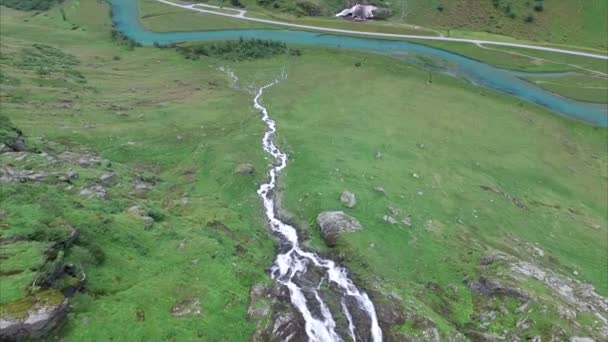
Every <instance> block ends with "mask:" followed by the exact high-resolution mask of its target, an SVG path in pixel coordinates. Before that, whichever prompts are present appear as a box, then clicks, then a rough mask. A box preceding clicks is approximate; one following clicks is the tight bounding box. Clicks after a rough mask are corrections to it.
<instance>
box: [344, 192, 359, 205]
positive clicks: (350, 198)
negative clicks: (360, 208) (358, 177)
mask: <svg viewBox="0 0 608 342" xmlns="http://www.w3.org/2000/svg"><path fill="white" fill-rule="evenodd" d="M340 202H342V204H343V205H344V206H345V207H347V208H354V207H355V206H356V205H357V197H356V196H355V194H353V193H352V192H350V191H343V192H342V194H340Z"/></svg>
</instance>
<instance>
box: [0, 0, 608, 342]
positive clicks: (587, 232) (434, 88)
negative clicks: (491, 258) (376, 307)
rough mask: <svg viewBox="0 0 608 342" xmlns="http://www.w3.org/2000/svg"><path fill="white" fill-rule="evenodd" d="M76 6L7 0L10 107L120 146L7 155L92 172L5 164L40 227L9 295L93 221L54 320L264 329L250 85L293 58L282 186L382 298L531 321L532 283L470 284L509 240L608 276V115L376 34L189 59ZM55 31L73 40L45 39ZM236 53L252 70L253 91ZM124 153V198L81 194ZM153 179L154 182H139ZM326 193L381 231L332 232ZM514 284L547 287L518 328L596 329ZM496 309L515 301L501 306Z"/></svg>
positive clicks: (153, 327) (18, 261)
mask: <svg viewBox="0 0 608 342" xmlns="http://www.w3.org/2000/svg"><path fill="white" fill-rule="evenodd" d="M142 4H145V6H149V7H145V6H143V5H142V6H143V7H142V8H145V10H142V11H143V12H142V15H143V16H144V17H145V18H143V19H142V22H143V23H144V24H145V25H146V26H147V27H148V28H154V29H160V30H174V29H175V30H178V29H179V30H182V29H188V28H190V27H191V25H199V24H200V25H209V26H206V27H208V28H215V29H221V28H228V27H230V28H237V27H236V26H232V25H247V26H242V27H239V28H253V27H254V26H251V25H253V24H251V23H247V22H244V21H238V22H233V21H229V20H226V19H221V18H219V17H216V16H203V15H198V14H192V15H186V14H183V16H180V18H182V19H180V21H179V22H178V21H171V20H176V19H175V18H177V16H173V18H174V19H171V20H165V19H166V18H168V17H171V16H172V15H170V14H167V15H165V14H164V13H165V12H164V10H163V9H161V8H160V7H159V8H153V5H154V6H156V4H154V3H153V2H152V1H149V0H144V1H143V2H142ZM61 6H62V7H61V8H63V9H64V13H65V16H66V20H64V19H63V17H62V14H61V12H60V10H59V8H54V9H52V10H50V11H48V12H43V13H41V14H38V15H32V13H28V12H19V11H15V10H11V9H7V8H4V7H3V8H2V10H1V11H0V15H1V17H0V19H1V20H0V29H1V31H2V41H1V42H0V47H1V52H2V58H0V65H1V67H2V78H1V80H2V84H1V88H0V90H1V91H0V100H1V101H2V114H3V115H6V116H8V117H9V118H10V119H11V120H12V122H13V123H14V124H15V125H16V126H17V127H19V128H20V129H21V130H23V132H24V134H25V136H26V140H27V143H28V145H30V146H32V147H34V148H36V149H39V150H42V151H48V152H49V153H51V154H53V155H60V154H61V153H65V152H66V151H71V152H79V151H82V149H87V150H88V151H93V152H95V153H96V154H98V155H99V157H100V158H102V160H103V162H101V163H100V164H99V165H96V166H94V167H82V166H78V165H73V164H69V163H67V162H66V163H63V162H51V161H49V160H48V159H46V158H44V157H41V156H40V154H32V155H30V156H27V157H26V158H23V159H18V158H17V157H18V156H19V155H13V154H9V153H4V154H1V155H0V164H1V165H2V166H11V167H15V168H19V169H23V170H45V171H46V172H56V173H65V172H66V171H68V170H70V169H71V170H73V171H76V172H78V174H79V175H80V176H79V177H78V178H77V179H75V180H74V181H73V182H72V183H71V185H72V186H73V188H70V187H69V186H68V185H66V184H64V183H61V182H57V181H55V180H53V179H49V180H47V181H44V182H40V183H2V186H1V187H0V207H1V209H2V210H4V211H5V212H6V218H4V219H3V220H2V221H0V233H1V234H2V238H3V239H9V238H11V237H15V236H20V235H27V236H32V238H28V239H27V241H19V242H15V243H12V244H3V245H2V246H1V247H0V248H1V249H0V255H1V256H3V258H2V273H1V274H2V282H1V283H0V284H1V285H0V290H1V291H2V292H1V294H0V303H1V304H2V305H3V306H5V307H8V305H9V304H10V303H13V302H15V301H16V300H18V299H19V298H20V297H30V296H34V295H35V294H32V293H31V291H32V289H31V286H30V285H31V283H32V281H33V279H35V277H36V273H37V272H38V270H39V269H40V268H41V267H42V266H41V264H42V263H43V262H44V257H43V253H42V251H43V250H44V249H45V246H46V245H45V244H47V243H49V241H51V240H52V236H53V233H54V232H60V233H61V234H64V233H65V231H67V229H68V228H69V227H75V228H77V229H78V230H79V231H80V234H81V237H80V238H79V240H78V241H77V242H76V244H75V245H74V246H73V247H72V248H71V249H70V250H69V251H67V252H66V254H65V256H64V258H65V260H67V261H70V262H73V263H76V264H80V267H82V269H83V270H84V272H86V279H87V282H86V285H85V288H84V290H83V291H81V292H79V293H78V294H76V296H75V297H74V298H73V299H72V301H71V304H72V307H73V309H72V312H71V313H70V315H69V319H68V323H67V324H66V325H65V327H63V329H62V330H60V331H58V332H55V335H57V336H61V337H62V338H63V339H64V340H65V341H106V340H116V341H119V340H121V341H122V340H125V341H138V340H170V341H226V340H229V341H241V340H248V339H250V336H251V335H252V334H253V332H254V330H255V328H256V327H255V322H251V321H250V320H249V319H248V318H247V308H248V304H249V298H248V297H249V290H250V287H251V285H252V284H254V283H266V282H269V281H270V280H269V277H268V274H267V268H268V267H269V266H270V265H271V263H272V260H273V257H274V254H275V251H274V248H275V244H274V242H273V240H272V238H271V237H270V235H269V234H268V232H267V230H266V228H265V225H264V221H263V215H262V212H261V204H260V203H259V199H258V197H257V195H256V192H255V190H256V188H257V186H258V184H259V183H260V182H261V181H262V180H263V179H264V177H265V170H266V168H267V164H268V161H267V160H266V159H265V155H264V153H263V151H262V148H261V137H262V134H263V131H264V126H263V124H262V123H261V122H260V120H259V118H258V115H257V113H255V111H254V110H253V108H252V94H251V93H250V92H249V91H247V89H246V87H247V86H249V85H254V86H260V85H263V84H267V83H268V82H269V80H271V79H274V78H275V77H276V76H278V75H279V73H280V70H281V68H282V67H285V70H286V72H287V74H288V78H287V79H286V80H284V81H282V82H281V83H280V84H279V85H277V86H275V87H273V88H271V89H269V90H268V91H267V93H265V95H264V97H263V103H264V104H265V106H266V107H268V110H269V112H270V115H271V116H272V117H274V118H275V119H276V120H277V125H278V143H279V145H280V146H281V148H282V149H283V150H284V151H286V152H288V153H289V156H290V164H289V166H288V168H287V169H286V170H285V173H284V175H283V177H282V178H281V195H282V203H283V206H284V207H285V209H287V210H288V211H290V212H291V213H293V214H294V215H295V217H296V219H295V220H296V222H297V224H298V228H299V229H300V230H301V232H302V235H303V236H305V237H306V238H307V241H306V244H307V245H308V247H310V248H313V249H315V250H317V251H319V252H320V253H323V254H327V255H330V256H332V257H334V258H335V259H336V260H339V261H340V262H341V263H343V264H344V265H345V266H347V267H348V269H349V271H350V272H351V273H352V275H353V278H354V279H355V281H356V282H357V284H358V285H360V286H361V287H363V288H365V289H366V291H368V292H369V293H370V294H371V297H372V299H374V300H375V301H376V302H379V301H382V300H387V295H386V294H391V296H394V297H393V298H399V300H395V302H396V303H398V304H397V305H398V306H399V307H400V309H402V310H403V311H405V312H406V313H407V314H412V315H414V316H413V317H425V318H427V319H429V320H432V321H433V322H434V324H435V326H436V327H437V328H438V330H439V331H440V332H441V334H442V336H447V334H449V333H454V332H455V331H457V330H458V331H463V332H465V333H466V335H467V337H468V338H470V339H473V337H472V336H476V335H472V334H473V332H474V331H477V330H479V329H485V330H484V331H485V332H487V333H489V334H500V333H502V332H503V331H504V330H512V331H515V330H517V329H519V328H517V329H516V328H515V325H516V324H517V322H518V321H519V320H520V319H521V317H522V316H521V315H520V314H518V313H517V312H516V309H517V307H518V306H520V303H518V302H517V301H515V300H513V299H512V298H508V297H506V298H505V297H499V298H488V297H483V296H480V295H478V294H475V293H473V292H471V291H470V290H469V289H468V288H467V286H466V284H465V282H466V280H467V279H468V280H472V279H476V278H477V277H479V275H481V274H486V275H488V274H489V275H490V276H495V277H501V276H505V274H508V273H509V271H508V266H507V265H506V264H500V263H499V264H497V265H492V266H491V267H490V268H483V267H481V266H480V265H479V262H480V258H481V257H482V256H486V255H488V254H491V253H493V252H495V251H502V252H503V253H507V254H509V255H511V256H513V257H514V258H517V259H518V260H531V261H533V262H535V263H536V264H538V265H540V266H542V267H545V268H547V269H552V270H554V271H555V272H557V273H558V274H561V275H564V276H568V277H572V278H574V279H577V280H579V281H581V282H584V283H589V284H591V285H593V286H594V287H595V289H596V291H597V292H598V293H599V294H600V295H602V296H608V280H607V277H606V267H607V264H606V260H608V240H607V239H606V238H605V237H606V236H607V234H608V216H607V213H606V206H607V205H608V197H607V195H606V191H605V189H606V188H608V155H607V154H606V148H607V145H606V141H607V139H608V131H607V130H606V129H605V128H597V127H592V126H589V125H586V124H584V123H581V122H578V121H574V120H570V119H567V118H564V117H561V116H559V115H557V114H555V113H552V112H550V111H548V110H545V109H543V108H541V107H538V106H535V105H532V104H528V103H525V102H522V101H519V100H517V99H514V98H512V97H510V96H508V95H505V94H501V93H497V92H494V91H490V90H486V89H483V88H479V87H475V86H473V85H470V84H468V83H466V82H465V81H463V80H460V79H455V78H452V77H449V76H446V75H442V74H433V78H432V82H429V72H428V71H426V70H423V69H420V68H418V67H417V66H415V65H412V64H408V63H406V62H404V61H399V60H396V59H395V58H392V57H389V56H382V55H377V54H371V53H362V52H357V51H348V50H336V49H323V48H311V47H298V48H300V49H301V50H302V55H301V56H291V55H282V56H279V57H273V58H266V59H259V60H246V61H242V62H226V61H223V60H221V59H218V58H208V57H203V58H201V59H200V60H187V59H185V58H184V57H183V56H181V55H179V54H178V53H176V52H175V51H174V50H172V49H158V48H154V47H141V48H138V47H136V48H135V49H129V48H128V47H126V46H121V45H119V44H117V43H116V42H115V41H113V40H112V39H111V38H110V30H111V21H110V19H109V17H108V16H105V15H101V14H102V13H108V8H107V6H106V5H104V4H102V3H99V2H97V1H95V0H67V1H66V2H65V3H63V4H62V5H61ZM176 11H177V9H176ZM154 13H157V14H156V15H155V14H154ZM207 17H208V18H209V19H210V21H207V22H206V24H201V23H203V22H205V21H204V20H199V19H202V18H207ZM179 25H183V26H179ZM197 27H198V26H197ZM256 27H257V26H256ZM34 44H43V45H44V46H46V47H44V48H43V49H45V50H44V51H55V50H53V49H51V48H55V49H58V50H59V51H61V52H55V55H53V56H55V57H54V58H50V57H48V54H44V55H42V56H39V57H36V58H34V57H32V58H26V57H28V56H32V55H33V52H32V51H36V50H32V49H36V47H35V45H34ZM48 46H50V47H51V48H49V47H48ZM463 49H464V48H463ZM465 52H466V51H465ZM465 52H463V53H465ZM484 53H487V54H488V56H487V58H488V61H494V60H497V59H500V60H503V61H505V62H504V63H503V64H499V66H502V67H505V68H513V69H520V70H526V71H567V70H571V69H569V68H568V67H567V66H565V67H564V66H563V65H562V66H555V68H553V67H549V65H548V64H547V67H546V68H541V67H538V68H533V67H521V66H522V65H528V64H529V63H531V62H529V61H523V60H522V61H520V60H518V61H517V62H512V61H508V58H505V57H504V54H503V53H499V52H485V50H484ZM23 61H27V63H24V62H23ZM66 61H70V62H69V63H68V62H66ZM564 61H565V62H569V61H568V60H567V59H566V60H564ZM220 66H226V67H229V68H230V69H232V70H234V71H235V72H236V74H237V75H238V76H239V78H240V80H239V83H238V86H239V88H238V89H235V88H233V87H232V80H231V79H230V78H229V77H228V76H226V75H225V74H224V73H222V72H221V71H219V70H218V67H220ZM562 67H563V68H562ZM588 67H589V68H594V67H596V65H589V66H588ZM599 67H600V68H601V66H599ZM79 75H80V76H79ZM585 77H587V76H585ZM549 80H555V81H558V80H560V79H559V78H550V79H549ZM587 80H588V79H587V78H577V79H576V82H579V83H581V84H585V85H587ZM531 81H534V79H532V80H531ZM560 81H561V82H563V83H574V80H573V79H564V80H560ZM604 81H605V79H603V80H598V81H597V84H596V83H594V85H597V86H598V87H602V85H605V82H604ZM543 87H547V89H550V90H552V91H555V92H558V93H560V94H561V93H565V92H569V94H570V96H572V97H573V98H579V99H588V100H590V99H592V98H591V95H589V94H590V93H587V92H584V93H580V92H578V91H572V89H569V90H564V89H557V88H549V87H550V86H549V85H543ZM596 90H597V89H596ZM596 90H593V91H594V92H595V91H596ZM594 96H595V95H594ZM594 98H595V97H594ZM514 133H516V134H514ZM245 162H247V163H252V164H253V165H254V166H255V168H256V172H255V174H254V175H251V176H248V175H238V174H235V172H234V170H235V167H236V166H237V165H239V164H240V163H245ZM108 172H111V173H114V174H115V178H116V181H115V182H114V183H112V185H109V186H107V191H108V194H107V196H106V197H105V198H95V197H85V196H82V195H81V194H80V193H79V191H80V190H81V189H85V188H87V187H90V186H91V185H93V184H98V183H99V179H100V177H101V176H102V175H103V174H105V173H108ZM138 182H139V183H141V182H143V183H145V184H146V185H147V186H148V188H147V190H146V191H143V192H138V191H134V190H133V189H134V187H133V186H134V185H135V184H138ZM119 184H120V185H119ZM377 187H382V188H383V189H384V192H380V191H377V190H374V188H377ZM483 187H485V188H483ZM487 189H492V190H491V191H488V190H487ZM343 190H350V191H352V192H354V193H355V194H356V195H357V200H358V204H357V206H356V207H355V208H353V209H347V208H344V207H342V206H341V205H340V201H339V196H340V193H341V192H342V191H343ZM522 203H523V205H522ZM133 206H139V207H142V208H146V210H147V212H148V213H151V214H150V215H151V216H153V217H154V222H153V224H152V225H151V226H149V227H146V226H144V225H143V223H142V221H141V220H140V219H139V218H138V217H135V216H134V215H133V214H132V213H130V212H129V208H132V207H133ZM390 207H392V208H394V209H395V210H396V211H398V212H399V215H400V217H406V216H410V217H411V226H408V225H405V224H402V223H398V224H389V223H388V222H386V221H385V220H383V216H384V215H387V214H389V213H390ZM324 210H343V211H345V212H347V213H348V214H350V215H353V216H354V217H356V218H357V219H359V220H360V221H361V223H362V225H363V227H364V229H363V230H362V231H360V232H356V233H352V234H348V235H343V236H341V238H340V240H339V243H338V246H337V247H335V248H328V247H326V246H325V245H324V244H323V242H322V240H321V238H320V234H319V231H318V227H317V226H316V224H315V218H316V216H317V214H318V213H319V212H321V211H324ZM34 233H36V234H34ZM43 233H44V234H43ZM34 237H35V238H34ZM3 241H4V240H3ZM535 248H536V249H540V250H542V251H543V254H542V255H540V254H538V252H537V250H536V249H535ZM574 272H576V273H574ZM515 285H516V286H520V287H522V288H523V289H524V290H525V291H527V292H529V293H531V294H533V295H534V298H536V300H534V301H532V302H531V304H530V311H528V312H527V313H526V314H525V317H526V319H527V320H528V321H529V322H531V323H532V324H531V327H530V328H529V329H527V330H525V331H519V330H517V331H518V332H520V333H521V336H522V337H525V338H528V337H530V338H531V337H533V336H542V337H543V340H544V339H548V337H549V336H552V331H554V330H552V329H557V328H559V329H562V330H563V331H564V333H565V334H566V335H568V336H574V335H576V336H579V335H580V334H586V336H587V335H593V334H595V331H594V330H593V329H594V328H595V324H596V323H594V320H593V319H588V317H587V316H585V315H586V313H585V314H581V315H579V316H578V317H577V319H578V324H579V325H578V326H577V325H575V324H574V323H572V321H569V320H568V319H565V318H563V317H560V316H559V315H558V314H557V312H558V306H559V305H561V304H559V301H558V300H557V299H556V298H555V295H554V293H553V292H551V291H550V290H549V289H548V288H546V287H545V286H544V285H543V284H542V283H540V282H537V281H534V280H532V279H529V280H526V281H521V282H519V283H517V284H514V286H515ZM193 299H196V300H198V301H200V313H199V314H197V315H186V316H182V317H177V316H175V315H173V314H172V313H173V309H174V307H175V306H176V305H177V304H179V303H183V302H184V301H192V300H193ZM503 308H504V310H503ZM2 310H3V311H4V309H2ZM486 311H495V312H499V314H498V315H499V316H498V318H497V319H494V320H492V321H491V322H490V323H488V324H487V325H486V326H482V325H481V321H480V314H481V313H482V312H486ZM589 315H590V314H589ZM408 317H412V316H408ZM421 321H422V320H417V319H416V318H412V319H410V318H408V319H407V320H406V323H404V324H401V325H399V326H394V327H393V333H394V334H395V336H397V335H399V334H402V336H405V335H404V334H406V333H407V334H408V335H410V336H417V335H419V334H420V333H421V331H422V330H423V328H425V327H423V326H421V323H420V322H421ZM53 338H54V337H50V338H49V339H53Z"/></svg>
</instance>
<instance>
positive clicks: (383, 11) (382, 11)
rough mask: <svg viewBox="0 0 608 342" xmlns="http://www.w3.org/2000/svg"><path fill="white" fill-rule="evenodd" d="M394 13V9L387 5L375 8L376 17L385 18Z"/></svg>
mask: <svg viewBox="0 0 608 342" xmlns="http://www.w3.org/2000/svg"><path fill="white" fill-rule="evenodd" d="M392 15H393V10H391V9H390V8H386V7H378V8H377V9H375V10H374V19H378V20H385V19H388V18H390V17H391V16H392Z"/></svg>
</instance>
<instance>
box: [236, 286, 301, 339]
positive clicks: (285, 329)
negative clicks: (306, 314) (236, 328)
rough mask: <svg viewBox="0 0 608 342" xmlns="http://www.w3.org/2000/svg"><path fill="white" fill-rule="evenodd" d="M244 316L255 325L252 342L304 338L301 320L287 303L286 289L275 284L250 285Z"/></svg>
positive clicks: (287, 291) (288, 299)
mask: <svg viewBox="0 0 608 342" xmlns="http://www.w3.org/2000/svg"><path fill="white" fill-rule="evenodd" d="M247 317H248V318H249V320H250V321H252V322H254V323H255V324H256V326H257V328H256V331H255V333H254V334H253V336H252V337H251V340H252V341H254V342H262V341H263V342H266V341H276V342H278V341H302V342H304V341H308V338H307V336H306V330H305V328H304V320H303V318H302V317H301V315H300V314H299V313H298V312H297V311H296V309H295V308H294V307H293V306H292V305H291V302H290V298H289V290H288V289H287V288H286V287H285V286H282V285H280V284H278V283H273V284H270V285H262V284H255V285H253V286H252V287H251V290H250V292H249V308H248V310H247Z"/></svg>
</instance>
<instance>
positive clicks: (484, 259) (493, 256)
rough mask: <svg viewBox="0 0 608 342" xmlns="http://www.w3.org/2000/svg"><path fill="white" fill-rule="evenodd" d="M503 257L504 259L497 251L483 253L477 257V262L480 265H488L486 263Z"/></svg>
mask: <svg viewBox="0 0 608 342" xmlns="http://www.w3.org/2000/svg"><path fill="white" fill-rule="evenodd" d="M503 259H504V256H503V255H502V254H499V253H494V254H490V255H484V256H482V257H481V259H479V264H480V265H482V266H488V265H491V264H493V263H495V262H496V261H499V260H503Z"/></svg>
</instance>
